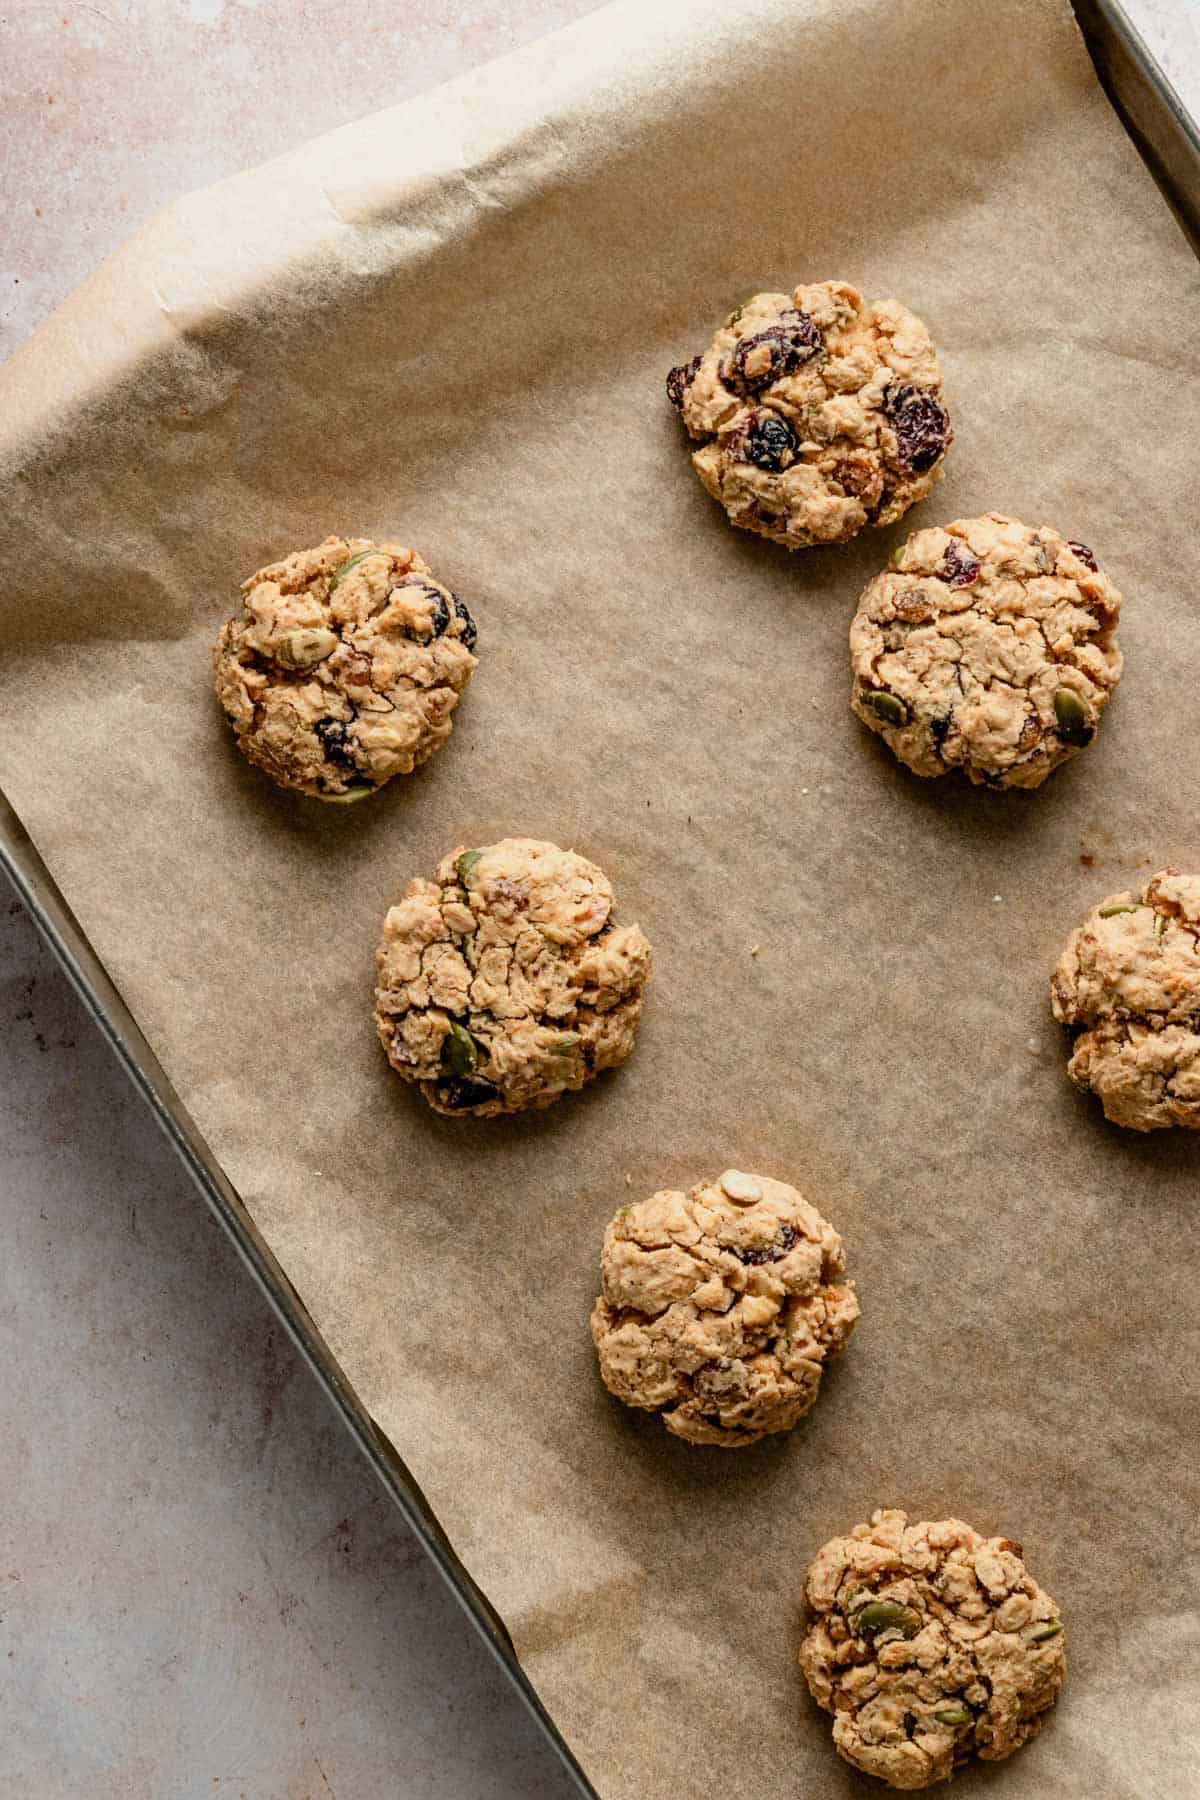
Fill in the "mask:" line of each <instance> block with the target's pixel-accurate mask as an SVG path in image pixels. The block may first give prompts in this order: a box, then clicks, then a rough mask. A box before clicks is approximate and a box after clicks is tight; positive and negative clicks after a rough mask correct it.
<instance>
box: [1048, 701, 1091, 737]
mask: <svg viewBox="0 0 1200 1800" xmlns="http://www.w3.org/2000/svg"><path fill="white" fill-rule="evenodd" d="M1054 717H1055V719H1056V721H1057V723H1058V735H1059V737H1060V738H1061V739H1062V741H1063V743H1064V744H1074V745H1076V746H1078V747H1082V746H1083V745H1084V744H1090V743H1091V741H1092V738H1093V737H1094V736H1095V727H1094V726H1092V725H1089V723H1088V714H1087V707H1086V706H1085V705H1084V704H1083V701H1082V700H1081V699H1080V698H1079V695H1078V694H1076V693H1074V692H1073V691H1072V690H1071V689H1070V688H1059V689H1058V691H1057V693H1056V694H1055V696H1054Z"/></svg>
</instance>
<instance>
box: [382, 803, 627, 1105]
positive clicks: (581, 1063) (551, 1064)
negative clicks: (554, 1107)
mask: <svg viewBox="0 0 1200 1800" xmlns="http://www.w3.org/2000/svg"><path fill="white" fill-rule="evenodd" d="M613 913H614V901H613V892H612V888H611V886H610V885H609V880H608V877H607V875H605V873H604V871H603V870H602V869H598V868H597V867H596V865H595V863H593V862H589V861H588V860H587V858H586V857H583V856H578V855H576V853H575V852H574V851H573V850H560V849H559V848H558V845H557V844H548V843H545V842H543V841H542V840H540V839H538V838H504V839H503V840H502V841H501V842H500V843H498V844H486V845H484V846H483V847H482V848H480V849H464V848H462V847H460V848H459V849H457V850H452V851H451V852H450V854H449V856H446V857H443V859H442V861H441V862H440V863H439V864H438V867H437V872H436V874H435V876H434V879H433V880H432V881H423V880H421V879H419V878H418V879H417V880H414V881H410V882H409V884H408V887H407V888H406V890H405V892H404V896H403V898H402V899H401V900H400V901H398V902H397V904H396V905H395V906H393V907H392V908H391V910H390V911H389V913H388V915H387V917H386V918H385V920H384V922H383V938H382V941H381V943H380V946H379V951H378V955H377V957H376V967H377V971H378V973H377V979H376V986H375V1025H376V1029H377V1030H378V1032H379V1038H380V1042H381V1043H382V1045H383V1047H384V1050H385V1051H386V1052H387V1057H388V1061H389V1062H390V1063H391V1065H392V1067H393V1069H395V1071H396V1073H397V1074H398V1075H400V1076H402V1077H403V1079H404V1080H405V1081H411V1082H413V1083H414V1084H415V1085H416V1086H417V1087H419V1088H420V1090H421V1092H422V1094H423V1095H424V1096H425V1098H426V1100H427V1101H428V1102H429V1104H430V1106H432V1107H433V1109H434V1111H435V1112H440V1113H454V1114H459V1113H473V1114H475V1115H476V1116H477V1117H480V1118H490V1117H493V1116H495V1115H496V1114H498V1113H512V1112H520V1111H522V1110H523V1109H524V1108H526V1107H541V1106H549V1105H550V1104H551V1102H552V1101H554V1100H557V1099H559V1098H560V1097H561V1096H562V1095H563V1094H565V1093H566V1092H568V1090H570V1089H573V1088H581V1087H582V1086H583V1085H584V1083H585V1082H587V1081H590V1080H591V1079H592V1078H593V1076H595V1075H599V1074H600V1073H601V1071H602V1070H604V1069H614V1068H616V1067H617V1065H618V1064H619V1063H623V1062H624V1061H625V1059H626V1058H627V1057H628V1056H629V1055H630V1053H631V1052H632V1050H633V1044H634V1036H635V1034H636V1031H637V1026H638V1020H639V1019H640V1018H641V1015H642V999H643V995H644V993H645V988H646V983H647V981H648V980H649V977H650V946H649V944H648V943H647V942H646V939H645V937H644V936H643V935H642V932H641V931H640V929H639V928H638V926H636V925H618V924H617V923H616V921H615V919H614V917H613Z"/></svg>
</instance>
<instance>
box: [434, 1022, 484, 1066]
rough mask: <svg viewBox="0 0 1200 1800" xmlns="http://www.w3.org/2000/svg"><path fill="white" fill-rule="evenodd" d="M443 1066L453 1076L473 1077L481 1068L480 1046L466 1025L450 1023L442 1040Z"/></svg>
mask: <svg viewBox="0 0 1200 1800" xmlns="http://www.w3.org/2000/svg"><path fill="white" fill-rule="evenodd" d="M442 1064H443V1066H444V1067H445V1068H447V1069H449V1070H450V1073H451V1074H452V1075H473V1074H474V1073H475V1071H476V1069H477V1068H478V1067H479V1046H478V1044H477V1043H476V1042H475V1039H474V1038H473V1037H472V1036H471V1034H470V1032H469V1031H468V1030H467V1028H466V1026H465V1025H459V1024H457V1023H456V1022H455V1021H454V1020H453V1019H452V1020H451V1021H450V1029H449V1031H448V1032H447V1033H446V1035H445V1037H444V1038H443V1039H442Z"/></svg>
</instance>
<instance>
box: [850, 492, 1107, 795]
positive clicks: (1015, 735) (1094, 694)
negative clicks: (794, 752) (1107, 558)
mask: <svg viewBox="0 0 1200 1800" xmlns="http://www.w3.org/2000/svg"><path fill="white" fill-rule="evenodd" d="M1120 610H1121V596H1120V594H1119V593H1118V592H1117V590H1116V588H1115V587H1114V586H1113V585H1112V583H1111V581H1109V580H1108V578H1107V577H1106V576H1105V575H1103V574H1101V572H1100V570H1099V569H1098V568H1097V566H1096V559H1095V557H1094V556H1093V555H1092V553H1091V551H1090V550H1089V549H1088V547H1087V545H1086V544H1075V543H1069V542H1068V541H1067V540H1066V539H1065V538H1061V537H1059V535H1058V533H1057V531H1053V530H1051V528H1050V527H1049V526H1048V525H1043V526H1041V527H1040V528H1039V529H1038V530H1036V531H1033V530H1031V529H1030V527H1029V526H1028V525H1021V524H1019V523H1018V521H1017V520H1016V519H1006V518H1004V517H1003V515H1002V514H1000V513H985V514H984V515H983V517H982V518H979V519H959V520H957V521H956V522H955V523H954V524H953V525H947V526H946V527H945V528H944V529H943V528H941V527H937V528H934V529H931V530H925V531H914V532H913V534H912V536H911V537H910V538H909V539H908V541H907V543H905V544H904V545H903V546H902V547H901V548H900V549H899V550H898V551H897V552H896V554H895V555H894V556H893V558H892V562H891V566H890V567H889V568H887V569H885V570H884V571H883V573H882V574H880V575H877V576H876V577H875V579H874V580H873V581H872V582H870V583H868V585H867V588H866V589H865V591H864V593H863V596H862V598H861V600H860V601H859V603H858V611H857V612H856V613H855V615H854V621H853V623H852V625H851V627H850V660H851V665H852V667H853V672H854V684H853V689H852V692H851V701H850V704H851V706H852V707H853V708H854V711H855V712H856V713H857V714H858V716H859V718H860V719H861V720H862V721H863V723H864V724H866V725H869V726H870V727H871V730H872V731H877V732H878V733H879V735H880V736H881V737H882V738H884V739H885V740H886V742H887V743H888V745H889V746H890V748H891V749H892V750H894V751H895V753H896V755H897V756H898V757H899V758H900V761H901V762H902V763H906V764H907V765H908V767H909V768H910V769H911V770H912V771H913V773H914V774H916V775H944V774H946V772H947V771H948V770H950V769H961V770H962V772H963V773H964V774H965V775H966V776H967V777H968V778H969V779H970V780H971V781H973V782H976V783H982V784H985V785H986V786H988V787H996V788H1011V787H1023V788H1035V787H1039V786H1040V785H1041V783H1042V782H1043V781H1045V779H1046V777H1047V775H1049V774H1050V772H1051V770H1052V769H1056V768H1057V767H1058V765H1059V763H1061V762H1065V761H1066V760H1067V758H1068V757H1069V756H1074V755H1076V753H1077V752H1078V751H1080V750H1082V749H1083V748H1084V746H1085V745H1086V744H1089V743H1090V742H1091V740H1092V738H1093V737H1094V736H1095V732H1096V727H1097V725H1098V724H1099V722H1100V717H1101V714H1102V713H1103V711H1104V709H1105V707H1106V706H1107V705H1108V703H1109V700H1110V699H1111V698H1112V695H1113V692H1114V690H1115V688H1116V685H1117V683H1118V681H1119V680H1120V679H1121V652H1120V650H1119V649H1118V648H1117V643H1116V627H1117V618H1118V615H1119V613H1120Z"/></svg>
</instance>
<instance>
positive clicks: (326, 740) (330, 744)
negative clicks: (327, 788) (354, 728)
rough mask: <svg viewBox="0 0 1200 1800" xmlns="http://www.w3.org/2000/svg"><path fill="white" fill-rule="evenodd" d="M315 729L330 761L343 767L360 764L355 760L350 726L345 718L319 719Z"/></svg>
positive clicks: (352, 766) (353, 766)
mask: <svg viewBox="0 0 1200 1800" xmlns="http://www.w3.org/2000/svg"><path fill="white" fill-rule="evenodd" d="M313 730H314V731H315V732H316V734H317V736H318V737H319V738H320V740H321V748H322V750H323V751H324V752H325V755H326V758H327V760H328V761H329V762H331V763H335V764H336V765H337V766H338V767H339V768H342V769H354V770H356V771H357V768H358V764H357V763H356V762H355V760H354V744H353V742H352V740H351V738H350V736H349V727H348V725H347V724H346V721H345V720H344V719H318V720H317V721H316V723H315V724H314V726H313Z"/></svg>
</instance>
